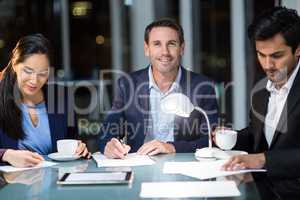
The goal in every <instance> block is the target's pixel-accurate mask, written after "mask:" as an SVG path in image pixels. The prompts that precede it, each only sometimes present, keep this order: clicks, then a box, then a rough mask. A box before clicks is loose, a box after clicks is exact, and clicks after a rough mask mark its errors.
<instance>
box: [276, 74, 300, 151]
mask: <svg viewBox="0 0 300 200" xmlns="http://www.w3.org/2000/svg"><path fill="white" fill-rule="evenodd" d="M299 73H300V70H299V71H298V73H297V75H296V77H295V79H294V83H293V86H292V88H291V90H290V92H289V94H288V97H287V100H286V102H285V104H284V107H283V109H282V112H281V115H280V118H279V121H278V124H277V127H276V131H275V134H274V136H273V139H272V142H271V146H270V148H272V147H273V146H274V144H275V143H276V141H277V140H278V137H279V135H280V133H286V132H287V131H288V127H287V124H288V123H287V120H288V116H289V115H290V113H291V112H292V111H293V110H294V107H295V106H296V105H298V104H299V100H300V79H299V78H300V77H299V76H300V75H299Z"/></svg>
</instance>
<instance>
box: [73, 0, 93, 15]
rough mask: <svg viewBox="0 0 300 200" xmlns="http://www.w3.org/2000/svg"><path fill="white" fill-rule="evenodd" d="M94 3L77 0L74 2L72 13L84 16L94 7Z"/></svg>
mask: <svg viewBox="0 0 300 200" xmlns="http://www.w3.org/2000/svg"><path fill="white" fill-rule="evenodd" d="M92 7H93V6H92V3H91V2H88V1H77V2H74V3H73V4H72V14H73V16H75V17H83V16H86V15H87V14H88V10H90V9H92Z"/></svg>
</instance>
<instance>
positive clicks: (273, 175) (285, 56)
mask: <svg viewBox="0 0 300 200" xmlns="http://www.w3.org/2000/svg"><path fill="white" fill-rule="evenodd" d="M248 34H249V38H250V39H251V40H252V41H253V43H254V44H255V48H256V52H257V58H258V61H259V63H260V65H261V67H262V69H263V71H264V72H265V74H266V77H265V78H264V79H263V80H261V81H259V82H258V83H257V84H256V86H255V87H254V88H253V90H252V93H251V110H250V123H249V126H248V127H247V128H245V129H243V130H241V131H239V133H238V140H237V144H236V146H235V149H240V150H246V151H248V152H249V153H250V154H249V155H238V156H234V157H232V158H231V159H230V160H229V161H228V162H227V163H226V164H225V165H224V166H223V167H224V169H225V170H234V169H240V168H265V169H267V172H266V174H264V175H263V176H261V177H263V179H264V180H268V183H269V184H270V185H269V186H270V188H272V190H273V192H274V193H276V194H277V197H278V198H284V199H285V198H288V199H290V198H293V197H295V195H296V196H297V195H299V194H297V192H295V191H296V190H293V189H295V188H297V187H298V189H297V190H298V191H299V188H300V187H299V186H300V181H299V180H298V178H299V177H300V170H299V169H300V123H299V122H300V74H299V73H300V71H299V56H300V18H299V16H298V14H297V12H296V11H295V10H292V9H287V8H284V7H275V8H273V9H272V10H268V11H266V12H265V13H263V14H262V15H261V16H259V17H258V18H257V19H256V20H254V22H253V23H252V24H251V25H250V26H249V29H248ZM261 177H260V178H261ZM290 186H291V187H290Z"/></svg>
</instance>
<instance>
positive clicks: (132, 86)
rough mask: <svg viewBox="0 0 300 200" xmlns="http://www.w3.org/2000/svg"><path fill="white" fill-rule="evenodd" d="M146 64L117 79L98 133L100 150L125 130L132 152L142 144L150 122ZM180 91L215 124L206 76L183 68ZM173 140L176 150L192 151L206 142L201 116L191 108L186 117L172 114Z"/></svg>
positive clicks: (214, 107) (211, 86)
mask: <svg viewBox="0 0 300 200" xmlns="http://www.w3.org/2000/svg"><path fill="white" fill-rule="evenodd" d="M148 70H149V67H147V68H145V69H142V70H139V71H136V72H133V73H131V74H129V75H128V76H124V77H121V78H120V79H119V80H118V84H117V87H116V90H115V91H116V92H115V97H114V101H113V105H112V109H111V110H110V111H109V113H108V114H107V116H106V118H105V120H104V122H103V124H102V127H101V131H100V134H99V147H100V151H101V152H104V148H105V145H106V143H107V142H108V141H109V140H110V139H111V138H113V137H122V136H124V134H125V131H126V133H127V143H128V145H130V146H131V152H136V151H137V150H138V149H139V148H140V147H141V146H142V145H143V143H144V139H145V134H147V126H149V125H151V124H148V122H149V114H150V112H149V111H150V109H149V107H150V106H149V96H150V89H149V76H148ZM180 92H181V93H183V94H185V95H187V96H188V97H189V98H190V100H191V101H192V103H193V104H194V105H195V106H199V107H201V108H203V109H204V110H205V111H207V113H208V116H209V120H210V123H211V124H213V125H216V124H217V118H218V111H217V101H216V97H215V89H214V84H213V83H212V81H210V80H209V79H208V78H206V77H204V76H202V75H199V74H196V73H193V72H191V71H188V70H186V69H184V68H182V76H181V80H180ZM174 124H175V127H174V140H175V141H173V142H169V143H172V144H173V145H174V147H175V149H176V152H194V151H195V150H196V148H202V147H205V146H207V145H208V137H207V125H206V121H205V118H204V116H203V115H202V114H201V113H199V112H197V111H193V112H192V113H191V116H190V117H189V118H183V117H178V116H175V123H174Z"/></svg>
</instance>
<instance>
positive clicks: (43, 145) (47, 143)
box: [18, 102, 52, 155]
mask: <svg viewBox="0 0 300 200" xmlns="http://www.w3.org/2000/svg"><path fill="white" fill-rule="evenodd" d="M34 108H35V109H36V114H37V115H38V123H37V125H36V126H34V125H33V123H32V121H31V119H30V116H29V111H28V106H27V105H25V104H21V110H22V125H23V130H24V133H25V138H24V139H23V140H19V141H18V148H19V149H23V150H30V151H34V152H37V153H39V154H41V155H47V154H49V153H52V142H51V135H50V127H49V121H48V114H47V110H46V105H45V103H44V102H43V103H40V104H37V105H36V106H35V107H34Z"/></svg>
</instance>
